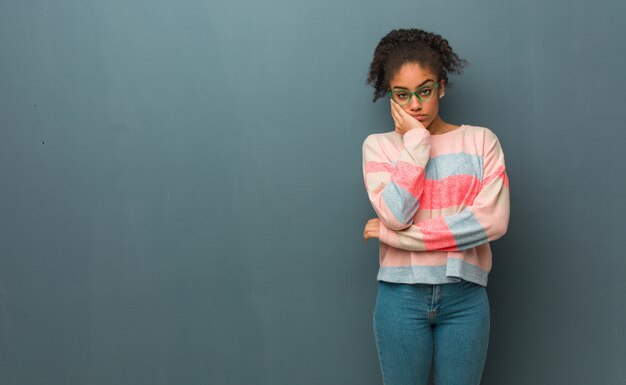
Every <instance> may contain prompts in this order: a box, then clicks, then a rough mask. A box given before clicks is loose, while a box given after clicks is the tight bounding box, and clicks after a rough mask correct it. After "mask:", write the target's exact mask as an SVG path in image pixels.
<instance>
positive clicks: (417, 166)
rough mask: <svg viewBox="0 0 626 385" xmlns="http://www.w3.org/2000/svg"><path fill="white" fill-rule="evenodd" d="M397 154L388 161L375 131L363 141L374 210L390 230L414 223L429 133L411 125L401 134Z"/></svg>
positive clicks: (370, 195)
mask: <svg viewBox="0 0 626 385" xmlns="http://www.w3.org/2000/svg"><path fill="white" fill-rule="evenodd" d="M402 141H403V148H402V151H401V153H400V157H399V158H398V159H397V160H396V161H395V162H393V161H391V160H390V159H389V157H388V155H387V154H385V148H384V146H382V144H381V142H380V140H379V138H378V137H377V135H376V134H372V135H369V136H368V137H367V138H365V141H364V142H363V179H364V182H365V187H366V190H367V195H368V197H369V200H370V202H371V203H372V206H373V207H374V211H376V214H377V215H378V217H379V218H380V221H381V223H384V225H385V226H387V227H388V228H389V229H393V230H401V229H404V228H406V227H408V226H410V225H411V223H413V216H414V215H415V212H416V211H417V209H418V207H419V197H420V195H421V194H422V190H423V188H424V179H425V169H426V165H427V163H428V160H429V157H430V133H429V132H428V130H426V129H422V128H414V129H412V130H409V131H408V132H406V133H405V134H404V135H403V137H402Z"/></svg>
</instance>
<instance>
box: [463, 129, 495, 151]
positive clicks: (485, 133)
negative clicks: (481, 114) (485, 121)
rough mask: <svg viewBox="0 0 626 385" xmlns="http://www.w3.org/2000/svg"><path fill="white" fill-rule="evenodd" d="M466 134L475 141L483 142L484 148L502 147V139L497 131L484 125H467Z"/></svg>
mask: <svg viewBox="0 0 626 385" xmlns="http://www.w3.org/2000/svg"><path fill="white" fill-rule="evenodd" d="M465 126H466V128H465V135H466V136H470V137H473V138H474V141H475V143H477V144H479V143H482V145H483V148H491V147H494V146H497V147H500V140H499V139H498V136H497V135H496V133H495V132H493V131H492V130H491V129H489V128H487V127H484V126H474V125H468V124H466V125H465Z"/></svg>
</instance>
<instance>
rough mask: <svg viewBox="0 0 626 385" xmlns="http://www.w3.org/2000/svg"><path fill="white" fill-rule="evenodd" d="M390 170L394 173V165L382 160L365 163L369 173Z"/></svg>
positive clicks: (366, 170)
mask: <svg viewBox="0 0 626 385" xmlns="http://www.w3.org/2000/svg"><path fill="white" fill-rule="evenodd" d="M381 171H383V172H388V173H392V172H393V166H392V165H390V164H389V163H382V162H367V163H366V164H365V172H366V173H369V172H381Z"/></svg>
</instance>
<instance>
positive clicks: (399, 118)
mask: <svg viewBox="0 0 626 385" xmlns="http://www.w3.org/2000/svg"><path fill="white" fill-rule="evenodd" d="M391 103H392V104H396V103H394V102H391ZM398 107H399V106H395V105H394V106H392V107H391V116H392V117H393V120H394V122H395V123H396V126H399V125H400V123H401V122H402V116H401V115H400V114H399V113H398V109H397V108H398Z"/></svg>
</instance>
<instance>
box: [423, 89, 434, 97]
mask: <svg viewBox="0 0 626 385" xmlns="http://www.w3.org/2000/svg"><path fill="white" fill-rule="evenodd" d="M432 92H433V88H432V87H426V88H422V89H421V90H420V95H422V96H430V94H431V93H432Z"/></svg>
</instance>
